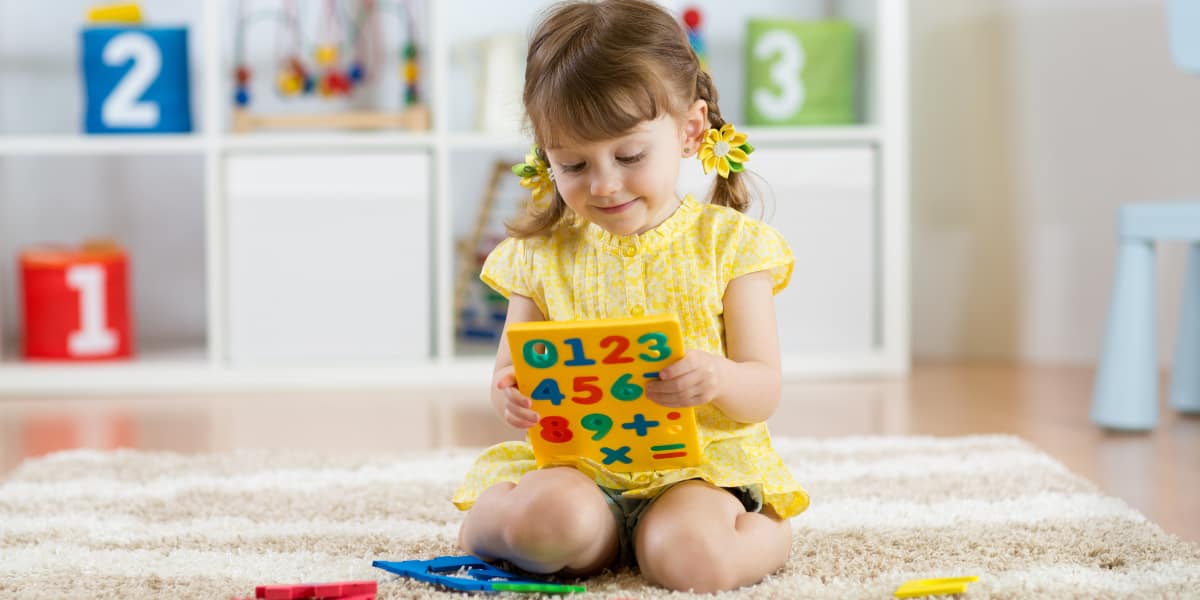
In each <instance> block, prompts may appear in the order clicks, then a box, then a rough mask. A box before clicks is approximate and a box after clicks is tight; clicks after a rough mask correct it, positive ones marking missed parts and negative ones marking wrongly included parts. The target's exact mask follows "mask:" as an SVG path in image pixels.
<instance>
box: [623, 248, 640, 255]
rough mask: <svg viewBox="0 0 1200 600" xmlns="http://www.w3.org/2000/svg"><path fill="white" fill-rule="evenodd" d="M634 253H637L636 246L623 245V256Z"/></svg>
mask: <svg viewBox="0 0 1200 600" xmlns="http://www.w3.org/2000/svg"><path fill="white" fill-rule="evenodd" d="M635 255H637V248H634V247H633V246H625V256H630V257H632V256H635Z"/></svg>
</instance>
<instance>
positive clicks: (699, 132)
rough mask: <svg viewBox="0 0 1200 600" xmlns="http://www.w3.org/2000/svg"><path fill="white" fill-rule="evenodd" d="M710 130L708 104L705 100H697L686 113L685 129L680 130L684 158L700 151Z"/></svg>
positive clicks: (684, 119)
mask: <svg viewBox="0 0 1200 600" xmlns="http://www.w3.org/2000/svg"><path fill="white" fill-rule="evenodd" d="M708 130H709V125H708V102H707V101H706V100H703V99H701V100H697V101H695V102H693V103H692V105H691V106H689V107H688V110H687V112H686V113H684V118H683V127H682V128H680V138H681V139H680V141H681V142H682V146H683V157H684V158H687V157H689V156H692V155H694V154H695V153H696V152H699V151H700V142H702V141H704V134H705V133H707V132H708Z"/></svg>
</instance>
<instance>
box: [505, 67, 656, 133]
mask: <svg viewBox="0 0 1200 600" xmlns="http://www.w3.org/2000/svg"><path fill="white" fill-rule="evenodd" d="M652 72H653V71H652V70H649V69H638V68H631V69H629V70H626V71H625V72H623V73H618V74H616V76H615V77H609V78H606V79H603V80H597V79H596V77H595V72H594V71H593V72H592V73H591V74H589V75H587V76H584V75H583V74H584V73H587V70H585V69H571V70H567V69H562V70H561V71H560V72H558V73H555V74H554V75H555V76H554V77H550V78H548V81H547V82H546V85H543V86H539V87H537V88H535V89H537V93H536V94H534V97H532V98H530V99H529V100H530V102H529V105H528V107H527V111H528V115H529V121H530V124H531V125H532V127H533V134H534V139H535V140H537V142H538V144H539V145H541V146H542V147H544V148H559V147H562V146H564V145H566V144H570V143H580V142H583V143H587V142H596V141H601V140H608V139H612V138H615V137H620V136H622V135H624V134H626V133H628V132H629V131H631V130H633V129H634V128H636V127H637V126H638V125H640V124H642V123H643V122H645V121H652V120H654V119H657V118H659V117H660V116H662V115H664V114H672V113H673V112H674V107H672V106H671V100H672V95H671V92H670V90H669V89H668V88H667V84H666V83H665V81H664V79H662V78H659V77H648V76H646V75H647V74H649V73H652Z"/></svg>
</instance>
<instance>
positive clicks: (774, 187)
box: [0, 0, 909, 394]
mask: <svg viewBox="0 0 1200 600" xmlns="http://www.w3.org/2000/svg"><path fill="white" fill-rule="evenodd" d="M664 3H665V4H666V5H667V6H669V7H671V8H673V9H679V8H682V6H683V3H682V2H664ZM54 4H55V5H57V6H55V8H53V9H51V8H49V7H48V6H47V5H45V4H43V3H27V2H21V1H20V0H0V261H2V262H0V342H2V343H0V349H2V350H3V353H2V354H0V355H2V356H3V359H2V360H0V394H30V393H55V394H63V393H82V392H87V393H97V392H109V393H128V392H141V391H182V392H190V391H205V390H263V389H288V388H312V387H340V388H346V387H403V386H421V387H437V386H439V385H448V384H455V385H461V384H474V385H483V384H484V383H485V382H486V381H487V380H488V377H489V376H490V366H491V357H490V356H489V353H488V351H487V350H488V347H487V345H486V344H484V345H483V347H482V350H481V349H480V348H479V347H475V349H472V346H471V345H470V344H460V343H459V342H458V341H457V340H456V339H455V333H454V324H455V315H454V314H453V309H452V302H451V297H452V294H453V287H454V280H455V273H456V269H457V262H456V259H455V256H454V247H455V242H456V239H457V238H458V237H460V236H462V235H464V234H465V233H467V231H469V229H470V224H471V223H472V222H473V220H474V210H475V203H476V202H477V199H478V198H479V197H480V194H481V190H482V188H483V186H484V182H485V180H486V176H487V173H488V172H489V171H490V168H491V162H492V161H493V160H499V159H505V160H515V159H520V158H521V157H522V156H523V154H524V152H525V150H526V149H527V147H528V141H527V140H526V139H524V138H523V137H522V136H520V135H518V134H515V133H512V134H507V133H499V134H497V133H481V132H477V131H475V130H474V127H473V125H472V118H471V115H472V113H471V104H470V102H469V100H471V99H472V98H473V97H474V95H475V94H474V91H473V89H472V88H471V85H472V80H471V79H470V77H469V75H467V73H468V71H467V70H466V67H464V61H469V54H470V49H471V48H473V47H474V46H475V45H476V44H477V42H478V41H479V40H481V39H484V38H485V37H488V36H491V35H494V34H503V33H512V32H517V33H522V32H524V31H526V30H527V29H528V27H529V25H530V23H531V22H532V19H533V16H534V15H535V14H536V12H537V11H538V10H539V9H540V8H542V7H544V6H545V5H547V4H549V3H548V2H540V1H534V0H531V1H528V2H523V3H515V4H514V3H511V2H500V3H480V2H474V1H472V0H450V1H446V2H442V1H438V2H432V1H430V2H426V3H424V4H421V10H419V11H418V12H419V14H420V21H419V28H418V29H419V32H420V35H421V37H422V38H423V42H424V44H425V47H424V54H423V63H422V65H421V67H422V73H423V80H422V84H423V86H424V88H423V95H424V99H425V101H426V102H427V103H428V105H429V106H430V109H431V112H432V115H433V128H432V130H431V131H428V132H423V133H407V132H400V131H394V132H377V133H349V132H347V133H342V132H296V133H254V134H248V135H236V134H233V133H230V132H229V128H228V123H229V110H230V102H229V100H228V99H229V98H231V96H232V89H231V82H230V81H229V77H228V74H229V73H230V72H231V70H232V65H231V57H230V48H231V40H232V33H231V28H232V24H233V19H232V15H233V3H232V1H231V0H205V1H203V2H196V3H174V2H169V1H167V0H158V1H146V2H143V3H142V4H143V7H144V11H145V13H146V14H147V15H149V17H150V19H151V20H152V21H159V20H160V19H159V18H158V16H159V15H163V16H164V17H165V18H164V19H163V20H167V21H169V22H172V23H178V22H181V21H182V22H184V23H186V24H188V25H189V27H190V29H191V48H190V51H191V65H192V93H193V102H192V110H193V116H194V120H195V123H196V133H194V134H190V135H177V136H87V135H83V134H80V133H77V132H78V128H79V125H78V123H79V122H80V120H81V119H80V117H79V114H80V112H79V111H80V110H81V108H80V106H79V104H80V102H81V100H80V99H79V96H80V93H79V87H80V86H79V84H78V82H77V81H76V79H77V78H78V75H77V74H76V73H75V72H74V68H75V63H76V62H77V52H78V48H77V42H76V38H77V35H78V34H77V32H75V31H67V32H62V31H59V30H61V29H63V25H62V24H63V23H64V22H68V20H69V19H70V18H73V17H77V18H78V19H79V20H78V21H76V22H77V23H79V25H82V23H81V21H82V16H81V15H82V14H83V13H84V12H85V9H86V7H87V6H88V5H89V4H91V3H90V2H86V1H85V0H72V1H71V2H63V3H54ZM260 4H261V3H260ZM690 4H695V5H698V6H700V7H701V9H702V10H703V11H705V14H706V15H709V18H708V20H707V22H708V23H711V24H712V25H711V26H710V25H706V29H705V35H706V39H707V41H708V44H709V48H710V61H711V65H712V70H713V73H714V78H715V79H716V82H717V85H718V87H719V88H720V89H721V101H722V112H723V113H724V114H725V115H726V117H727V118H729V119H730V120H732V121H734V122H740V121H741V115H742V111H741V100H740V97H741V95H742V91H741V86H742V82H741V79H740V78H741V72H740V66H739V62H740V61H741V59H742V56H743V52H742V50H741V48H740V46H739V45H740V44H741V36H742V35H743V32H742V31H741V30H742V29H743V27H742V26H741V25H740V23H742V22H744V19H745V18H746V17H748V16H754V15H773V16H781V15H787V16H792V17H795V18H820V17H826V16H834V17H841V18H847V19H850V20H851V21H852V22H854V23H855V24H856V25H857V26H858V27H859V30H860V35H861V45H860V48H861V56H860V60H861V64H862V69H861V75H860V87H861V98H860V113H861V121H862V123H861V124H859V125H852V126H836V127H803V128H790V127H789V128H748V129H749V134H750V136H751V137H750V139H751V140H752V142H753V143H754V144H755V145H756V146H757V147H758V148H760V153H756V154H755V161H754V162H752V163H751V165H750V167H751V168H752V169H757V170H758V171H759V172H760V173H761V174H762V175H763V177H764V178H765V179H766V181H767V182H768V183H769V184H770V188H769V190H770V191H771V192H773V194H768V195H769V196H773V198H772V199H771V200H772V201H771V202H768V206H767V207H766V212H767V213H768V214H773V215H774V216H773V218H771V219H768V220H769V222H771V223H772V224H773V225H775V226H776V227H779V228H780V229H781V231H783V232H784V233H785V235H786V236H788V239H789V242H790V243H791V244H792V247H793V250H794V251H795V252H796V254H797V258H798V262H797V269H796V274H795V276H794V278H793V280H792V284H791V286H790V287H789V289H788V290H787V291H785V292H784V293H783V294H781V295H780V296H779V297H778V299H777V306H778V310H779V314H780V323H781V328H782V329H783V331H782V332H781V334H782V344H783V350H784V354H785V357H784V369H785V374H786V376H788V377H790V378H804V377H811V376H847V375H894V374H902V373H904V372H906V371H907V369H908V361H909V333H908V311H909V308H908V295H909V290H908V246H909V242H908V227H909V225H908V139H909V133H908V122H907V118H908V117H907V115H908V106H907V102H908V89H907V85H908V66H907V54H908V42H907V31H908V23H907V13H908V8H907V2H906V1H902V0H835V1H833V2H830V1H828V0H758V1H751V2H746V3H741V4H738V5H737V6H733V5H732V4H731V3H720V2H715V1H711V2H709V1H700V2H694V3H690ZM717 15H719V18H717V17H716V16H717ZM39 23H40V24H39ZM6 24H7V25H6ZM39 27H40V28H41V29H43V30H47V31H49V30H53V31H55V32H57V33H56V34H55V35H57V36H58V37H54V36H42V37H43V38H45V39H40V40H37V42H38V43H34V44H32V47H28V46H29V44H28V42H29V37H28V36H29V35H30V34H27V33H24V32H23V31H24V30H23V29H22V28H24V29H27V30H28V31H33V32H35V33H34V34H33V35H37V33H36V32H38V31H39ZM266 35H268V36H269V35H270V34H269V33H268V34H266ZM464 56H468V58H467V59H464V58H463V57H464ZM268 66H269V65H268ZM264 69H266V67H264ZM42 71H47V72H48V73H49V74H48V75H46V76H45V77H42V76H41V75H39V73H41V72H42ZM267 77H269V76H267ZM6 83H7V84H10V85H7V86H6ZM18 86H21V87H26V86H28V87H29V91H28V92H24V91H20V92H18V91H17V90H16V88H17V87H18ZM6 89H7V90H8V91H5V90H6ZM47 90H52V91H55V92H57V94H56V95H55V96H54V97H55V98H57V100H55V101H54V102H43V103H42V104H40V105H37V106H34V105H31V103H30V102H31V101H30V100H29V96H37V95H38V94H39V93H42V92H45V91H47ZM72 94H74V95H73V96H72ZM358 154H364V155H371V156H380V155H382V156H396V157H405V156H414V155H420V156H423V157H425V160H426V161H427V164H428V165H429V167H428V173H426V174H425V175H427V176H428V184H429V185H428V192H427V193H426V194H425V195H424V196H423V197H422V199H419V200H418V201H423V202H427V205H426V206H425V208H427V213H428V225H427V226H423V225H418V226H416V227H413V226H412V225H410V224H399V223H398V224H395V225H396V226H395V227H394V228H393V229H391V230H390V231H392V232H393V233H394V234H395V235H398V236H403V235H409V234H410V233H411V234H419V235H425V236H427V238H426V239H427V243H428V253H427V257H428V258H427V259H425V264H423V265H420V266H421V270H422V271H423V272H424V273H425V275H426V277H425V278H424V279H425V280H424V281H420V280H416V281H410V282H409V283H408V286H407V289H408V290H409V291H410V292H411V293H412V294H414V295H420V297H421V298H422V300H423V303H422V305H424V306H429V307H431V309H430V312H429V314H428V315H427V316H426V315H413V316H411V317H410V318H411V319H413V320H414V322H415V321H421V322H422V326H423V327H424V325H426V324H427V325H428V327H427V328H426V330H427V331H428V334H427V335H424V334H423V335H424V337H425V338H427V339H420V340H417V341H416V342H414V343H419V344H422V347H423V348H424V349H425V351H424V352H423V353H422V357H421V358H419V359H413V358H411V357H410V358H405V359H403V360H386V357H383V358H385V360H355V361H345V360H336V359H330V358H329V357H315V358H314V360H295V361H286V360H285V361H282V362H279V361H276V362H271V361H265V362H261V363H260V362H257V361H241V360H236V359H235V358H234V357H235V356H236V355H237V353H236V352H234V351H232V349H231V344H232V343H235V340H236V339H237V336H236V335H232V333H233V332H231V330H230V327H231V326H232V319H231V302H232V300H231V299H232V298H235V297H237V294H236V293H234V290H232V289H231V284H233V283H234V282H233V281H232V277H233V269H232V268H231V264H232V263H233V262H234V261H236V260H237V257H235V256H232V255H231V252H232V251H231V248H237V247H238V246H237V244H236V243H235V242H236V240H232V239H231V235H238V234H237V233H236V231H231V222H232V221H231V220H232V219H233V218H234V217H235V212H234V211H233V210H232V208H233V207H232V206H231V204H232V203H233V202H234V201H238V202H240V201H242V198H240V197H239V198H236V199H235V198H231V196H230V187H229V186H230V185H231V184H230V181H229V173H230V165H231V164H232V163H233V162H235V161H238V160H240V159H242V158H243V157H254V158H256V159H261V158H262V157H279V158H283V159H285V160H286V158H287V157H288V156H299V157H302V158H311V157H312V156H326V155H328V156H355V155H358ZM160 165H161V166H160ZM760 166H761V169H759V168H758V167H760ZM693 167H694V168H693ZM686 169H691V172H689V173H688V175H687V176H685V179H684V182H683V184H682V185H681V189H683V190H691V191H693V192H694V193H695V194H697V195H702V194H703V193H704V192H705V191H706V190H707V187H699V186H701V185H704V184H705V183H706V179H704V178H703V177H702V176H701V175H700V174H699V169H698V165H688V166H687V167H686ZM686 169H685V170H686ZM31 170H32V171H36V172H38V173H41V174H42V175H43V176H36V175H35V174H30V171H31ZM156 171H158V172H161V173H166V174H165V175H161V177H163V178H165V179H166V180H167V181H169V183H164V182H163V181H156V180H154V179H153V177H154V172H156ZM46 173H51V174H53V176H44V175H45V174H46ZM797 173H799V174H798V175H797ZM397 176H399V175H397ZM50 179H53V180H54V181H50ZM144 179H146V180H148V181H150V183H146V180H144ZM514 179H515V178H514ZM6 180H7V181H6ZM72 182H74V183H72ZM72 185H75V186H77V188H73V187H71V186H72ZM176 185H177V186H178V187H176ZM156 186H157V187H156ZM110 188H112V189H110ZM517 189H520V188H517ZM76 191H78V192H81V193H80V194H76V193H75V192H76ZM82 192H90V193H82ZM368 192H370V190H368ZM77 195H78V196H83V197H82V198H77V199H76V200H74V202H76V204H71V205H69V206H68V208H67V209H63V208H62V206H66V205H64V204H63V203H64V202H66V201H65V200H62V199H63V198H73V197H75V196H77ZM368 195H369V194H368ZM332 200H336V197H334V198H332ZM404 201H405V202H408V201H411V199H405V200H404ZM170 202H176V203H177V205H169V204H168V203H170ZM238 206H239V207H240V206H241V205H238ZM72 207H74V208H72ZM330 210H331V211H332V212H331V213H330V214H331V216H332V215H334V214H336V207H335V206H333V203H332V202H331V209H330ZM159 211H161V214H160V212H159ZM146 213H151V217H153V216H155V215H158V216H160V217H161V219H160V220H159V221H156V222H154V223H150V224H147V223H146V222H145V220H146V219H147V218H149V217H147V216H146ZM110 214H117V215H121V216H120V217H119V218H118V217H113V218H112V219H108V220H107V221H106V220H105V219H100V218H98V217H97V216H96V215H110ZM176 214H178V215H179V218H178V220H176V218H175V215H176ZM414 214H418V213H414ZM162 215H167V216H162ZM285 216H286V215H281V218H283V217H285ZM97 221H106V222H103V223H98V222H97ZM106 227H107V228H106ZM176 227H177V228H178V229H179V231H178V232H176V231H174V228H176ZM156 229H157V230H162V231H158V232H157V233H155V230H156ZM378 231H388V229H387V228H383V229H379V230H378ZM97 234H98V235H105V234H107V235H114V236H115V237H116V238H117V239H118V240H120V241H122V242H123V243H125V241H126V239H130V240H131V241H129V242H128V243H127V244H126V245H127V247H129V249H130V250H131V261H132V264H133V265H134V272H133V276H134V280H133V285H134V288H135V290H134V291H135V293H134V301H135V304H134V316H135V322H136V331H137V336H136V337H137V357H136V358H135V359H134V360H132V361H129V362H123V363H107V364H81V365H71V364H42V363H27V362H23V361H21V360H19V359H18V358H17V356H16V355H17V350H18V349H19V340H18V339H17V338H16V334H17V333H18V330H19V329H20V324H19V318H18V314H17V310H16V304H17V301H18V293H17V292H18V290H17V289H16V288H17V277H16V268H15V263H16V255H17V251H18V250H19V248H20V247H22V246H23V245H25V244H29V243H32V242H34V241H41V240H53V241H60V242H67V243H73V242H78V241H80V239H81V238H82V237H83V236H86V235H97ZM189 240H192V241H189ZM330 241H333V242H336V239H334V240H330ZM176 257H182V259H181V260H179V261H177V264H176V263H168V262H166V261H169V260H172V259H174V258H176ZM394 260H403V257H395V258H394ZM239 264H240V263H239ZM139 267H141V268H142V270H140V271H139ZM318 279H319V274H315V275H314V285H319V284H320V283H319V281H317V280H318ZM173 290H174V291H176V292H177V293H179V294H182V296H179V297H173V296H172V295H171V294H172V293H173V292H172V291H173ZM370 291H371V290H370V289H365V290H347V291H346V294H353V293H370ZM347 298H350V296H347ZM301 301H302V299H301ZM313 318H317V319H320V318H322V316H321V315H320V314H318V315H315V316H314V317H313ZM398 334H404V332H398Z"/></svg>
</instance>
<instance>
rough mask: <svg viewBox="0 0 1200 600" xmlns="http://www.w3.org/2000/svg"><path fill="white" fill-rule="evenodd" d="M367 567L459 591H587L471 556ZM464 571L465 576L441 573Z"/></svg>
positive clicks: (408, 561) (559, 592) (384, 561)
mask: <svg viewBox="0 0 1200 600" xmlns="http://www.w3.org/2000/svg"><path fill="white" fill-rule="evenodd" d="M371 566H373V567H375V568H378V569H383V570H384V571H387V572H389V573H395V574H396V575H400V576H401V577H410V578H412V579H416V580H417V581H424V582H425V583H432V584H435V585H440V586H442V587H446V588H449V589H452V590H457V591H460V592H520V593H537V594H578V593H583V592H586V591H587V588H586V587H584V586H582V585H567V584H562V583H547V582H545V581H534V580H529V579H522V578H521V577H520V576H518V575H514V574H512V573H509V572H507V571H501V570H500V569H497V568H496V567H493V566H492V565H489V564H487V563H485V562H483V561H482V560H479V559H478V558H475V557H474V556H439V557H437V558H435V559H432V560H405V561H400V562H389V561H386V560H377V561H374V562H372V563H371ZM460 571H465V574H466V576H465V577H455V576H452V575H445V574H444V573H458V572H460Z"/></svg>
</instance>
